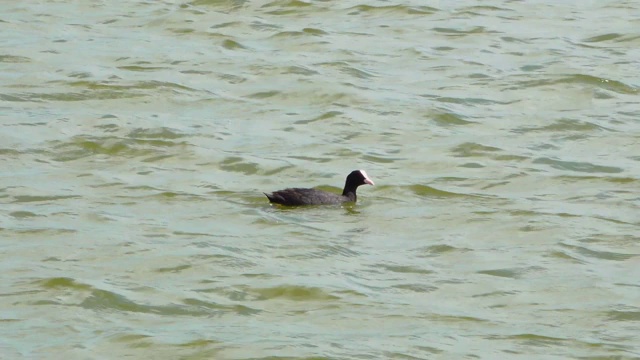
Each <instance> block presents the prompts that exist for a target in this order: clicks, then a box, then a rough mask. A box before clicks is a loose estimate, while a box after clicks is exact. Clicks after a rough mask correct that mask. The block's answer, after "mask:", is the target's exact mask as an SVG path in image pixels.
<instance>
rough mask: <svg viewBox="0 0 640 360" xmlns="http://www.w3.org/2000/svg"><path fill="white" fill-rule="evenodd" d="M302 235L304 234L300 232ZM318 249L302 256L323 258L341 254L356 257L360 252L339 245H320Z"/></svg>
mask: <svg viewBox="0 0 640 360" xmlns="http://www.w3.org/2000/svg"><path fill="white" fill-rule="evenodd" d="M302 235H304V234H302ZM318 248H319V249H318V250H316V251H313V252H311V253H310V254H306V255H304V256H303V257H302V258H308V259H313V258H315V259H325V258H329V259H330V258H333V257H334V256H343V257H358V256H360V255H361V253H360V252H358V251H355V250H352V249H349V248H347V247H344V246H340V245H320V246H319V247H318Z"/></svg>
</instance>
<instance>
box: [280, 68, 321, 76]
mask: <svg viewBox="0 0 640 360" xmlns="http://www.w3.org/2000/svg"><path fill="white" fill-rule="evenodd" d="M282 73H283V74H295V75H305V76H311V75H318V74H319V73H318V72H317V71H315V70H311V69H309V68H308V67H305V66H300V65H292V66H288V67H285V68H284V70H283V71H282Z"/></svg>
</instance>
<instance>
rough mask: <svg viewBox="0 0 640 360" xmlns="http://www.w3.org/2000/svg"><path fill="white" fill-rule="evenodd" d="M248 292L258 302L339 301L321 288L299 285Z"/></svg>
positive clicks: (253, 289)
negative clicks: (278, 300)
mask: <svg viewBox="0 0 640 360" xmlns="http://www.w3.org/2000/svg"><path fill="white" fill-rule="evenodd" d="M247 291H248V292H249V293H251V294H253V295H254V296H255V297H256V299H257V300H273V299H285V300H291V301H326V300H337V299H339V297H338V296H335V295H332V294H330V293H328V292H326V291H325V290H323V289H321V288H317V287H307V286H297V285H282V286H275V287H269V288H250V289H247Z"/></svg>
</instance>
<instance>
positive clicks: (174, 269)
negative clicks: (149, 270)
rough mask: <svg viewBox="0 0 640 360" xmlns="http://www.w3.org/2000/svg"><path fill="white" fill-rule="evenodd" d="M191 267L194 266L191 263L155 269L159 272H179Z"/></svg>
mask: <svg viewBox="0 0 640 360" xmlns="http://www.w3.org/2000/svg"><path fill="white" fill-rule="evenodd" d="M191 268H192V266H191V265H179V266H172V267H165V268H158V269H155V270H154V271H155V272H158V273H179V272H182V270H188V269H191Z"/></svg>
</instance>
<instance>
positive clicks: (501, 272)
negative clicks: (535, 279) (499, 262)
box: [477, 266, 544, 279]
mask: <svg viewBox="0 0 640 360" xmlns="http://www.w3.org/2000/svg"><path fill="white" fill-rule="evenodd" d="M542 270H544V268H541V267H538V266H530V267H526V268H510V269H491V270H481V271H478V272H477V273H478V274H484V275H491V276H497V277H504V278H510V279H520V278H522V277H524V276H525V275H526V274H527V273H530V272H538V271H542Z"/></svg>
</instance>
